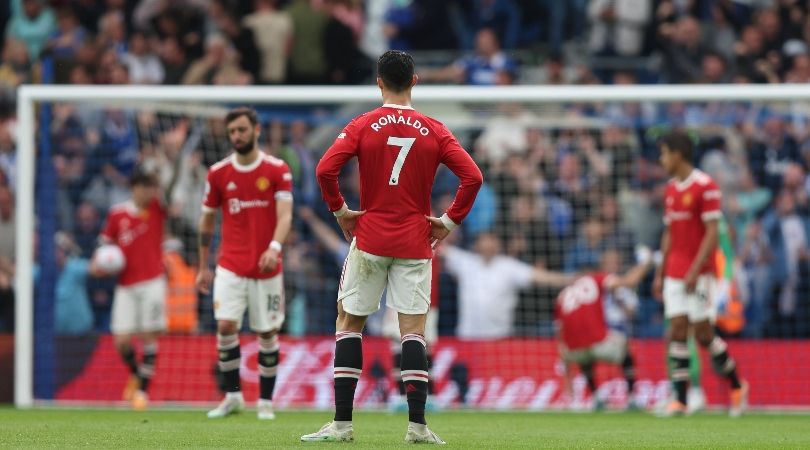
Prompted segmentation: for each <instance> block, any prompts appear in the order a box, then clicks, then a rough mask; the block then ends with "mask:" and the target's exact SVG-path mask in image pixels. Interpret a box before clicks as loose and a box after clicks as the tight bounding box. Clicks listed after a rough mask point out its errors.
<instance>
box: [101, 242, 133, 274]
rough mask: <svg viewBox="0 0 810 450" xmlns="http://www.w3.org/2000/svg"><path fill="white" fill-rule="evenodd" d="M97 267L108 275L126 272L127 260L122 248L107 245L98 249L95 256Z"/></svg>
mask: <svg viewBox="0 0 810 450" xmlns="http://www.w3.org/2000/svg"><path fill="white" fill-rule="evenodd" d="M93 262H94V263H95V265H96V267H98V268H99V269H100V270H101V271H103V272H104V273H106V274H108V275H116V274H118V273H120V272H121V271H122V270H124V266H125V265H126V259H125V258H124V252H123V251H121V247H119V246H117V245H115V244H105V245H102V246H101V247H99V248H97V249H96V252H95V253H94V254H93Z"/></svg>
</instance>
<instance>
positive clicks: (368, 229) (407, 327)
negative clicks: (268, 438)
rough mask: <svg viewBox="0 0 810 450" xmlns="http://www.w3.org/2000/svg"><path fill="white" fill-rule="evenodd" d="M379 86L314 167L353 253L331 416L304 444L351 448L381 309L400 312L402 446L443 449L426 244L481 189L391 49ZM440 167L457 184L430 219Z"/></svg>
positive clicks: (452, 223)
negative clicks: (432, 389)
mask: <svg viewBox="0 0 810 450" xmlns="http://www.w3.org/2000/svg"><path fill="white" fill-rule="evenodd" d="M377 73H378V75H377V76H378V78H377V86H379V88H380V90H381V91H382V97H383V101H384V104H383V106H382V107H380V108H377V109H375V110H373V111H371V112H369V113H366V114H363V115H361V116H359V117H356V118H355V119H354V120H352V121H351V122H350V123H349V124H348V125H347V126H346V128H344V129H343V132H342V133H340V134H339V135H338V137H337V139H336V140H335V143H334V144H333V145H332V146H331V147H330V148H329V150H327V151H326V153H325V154H324V156H323V158H322V159H321V161H320V162H319V163H318V168H317V171H316V172H317V176H318V183H319V184H320V187H321V191H322V193H323V197H324V200H325V201H326V203H327V204H328V206H329V210H330V211H332V212H333V213H334V215H335V217H336V218H337V221H338V224H339V225H340V228H341V229H342V230H343V234H344V235H345V237H346V239H347V240H351V249H350V250H349V255H348V256H347V257H346V261H345V264H344V268H343V276H342V278H341V281H340V287H339V289H338V298H337V310H338V318H337V333H336V338H335V339H336V343H335V417H334V421H332V422H329V423H327V424H326V425H324V426H323V427H322V428H321V429H320V431H318V432H316V433H312V434H308V435H304V436H301V440H302V441H351V440H353V431H352V403H353V401H354V392H355V387H356V386H357V380H358V379H359V378H360V375H361V373H362V369H363V352H362V341H361V339H362V331H363V326H364V325H365V322H366V318H367V317H368V316H369V315H370V314H372V313H373V312H375V311H377V310H378V309H379V307H380V297H381V296H382V293H383V290H385V289H386V287H387V288H388V289H387V294H386V304H387V305H388V307H390V308H392V309H394V310H396V311H397V312H398V318H399V330H400V336H401V343H402V361H401V364H400V367H401V369H402V370H401V373H402V380H403V381H404V382H405V390H406V395H407V399H408V410H409V411H408V420H409V423H408V431H407V433H406V435H405V441H406V442H411V443H417V442H422V443H431V444H443V443H444V441H442V440H441V438H439V437H438V436H437V435H436V434H435V433H433V432H432V431H430V430H429V429H428V428H427V424H426V422H425V401H426V399H427V385H428V362H427V357H426V350H425V338H424V334H425V318H426V313H427V311H428V308H429V306H430V290H431V289H430V281H431V257H432V255H433V251H432V248H431V247H432V246H435V245H436V244H437V243H438V242H439V241H441V240H442V239H444V238H445V237H447V235H448V234H449V233H450V231H451V230H452V229H453V228H455V227H456V226H458V224H459V223H461V221H462V220H463V219H464V217H465V216H466V215H467V213H468V212H469V211H470V208H472V204H473V201H474V200H475V196H476V194H477V193H478V189H479V188H480V186H481V184H482V183H483V178H482V176H481V171H480V170H479V169H478V167H477V166H476V165H475V162H473V160H472V158H471V157H470V156H469V155H468V154H467V152H466V151H464V149H463V148H462V147H461V146H460V145H459V143H458V141H456V139H455V137H454V136H453V135H452V134H451V133H450V131H449V130H448V129H447V128H446V127H445V126H444V125H443V124H441V123H440V122H438V121H436V120H434V119H432V118H430V117H427V116H424V115H422V114H420V113H418V112H416V111H415V110H414V109H413V108H412V107H411V90H412V88H413V86H414V85H415V84H416V82H417V76H416V75H415V74H414V63H413V58H411V56H410V55H408V54H407V53H404V52H401V51H393V50H392V51H388V52H386V53H385V54H383V55H382V56H381V57H380V59H379V60H378V61H377ZM354 156H357V158H358V160H359V163H360V174H361V180H362V181H361V186H360V198H361V200H360V207H361V210H362V211H352V210H350V209H349V208H348V206H347V205H346V203H345V202H344V199H343V196H342V195H341V194H340V189H339V186H338V181H337V179H338V174H339V173H340V169H341V167H343V165H344V164H346V162H347V161H348V160H349V159H351V158H352V157H354ZM439 163H444V164H445V165H446V166H447V167H449V168H450V170H451V171H453V173H455V174H456V175H457V176H458V177H459V179H460V182H461V183H460V185H459V188H458V191H457V192H456V197H455V200H454V202H453V204H452V205H451V206H450V208H449V209H448V210H447V212H446V213H445V214H444V215H442V217H441V218H437V217H430V216H429V214H430V193H431V189H432V187H433V180H434V177H435V175H436V170H437V168H438V166H439Z"/></svg>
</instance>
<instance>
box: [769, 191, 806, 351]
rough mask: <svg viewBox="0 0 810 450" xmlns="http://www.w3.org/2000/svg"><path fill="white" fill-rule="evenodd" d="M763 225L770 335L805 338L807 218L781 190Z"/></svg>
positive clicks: (791, 197) (787, 193)
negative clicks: (768, 258) (767, 259)
mask: <svg viewBox="0 0 810 450" xmlns="http://www.w3.org/2000/svg"><path fill="white" fill-rule="evenodd" d="M762 227H763V229H764V232H765V234H766V236H767V237H768V247H769V248H770V250H771V251H772V252H773V256H774V257H773V260H772V261H771V266H770V279H771V290H770V292H771V293H772V295H771V297H770V298H771V304H770V307H769V310H770V314H769V316H770V318H771V321H770V322H771V325H772V327H771V329H770V330H769V332H768V334H769V335H770V336H772V337H794V338H795V337H806V335H807V334H808V332H810V329H808V324H807V320H808V319H810V317H807V312H808V308H810V304H808V302H807V296H806V292H808V288H810V286H808V275H810V264H809V263H810V221H808V219H807V217H802V216H800V215H799V214H798V213H797V211H796V203H795V200H794V198H793V195H792V194H791V193H790V192H788V191H786V190H785V191H782V192H780V193H779V195H778V196H777V198H776V210H775V211H772V212H771V213H769V214H768V215H767V216H766V217H765V218H764V219H763V224H762Z"/></svg>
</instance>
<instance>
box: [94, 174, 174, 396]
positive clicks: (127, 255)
mask: <svg viewBox="0 0 810 450" xmlns="http://www.w3.org/2000/svg"><path fill="white" fill-rule="evenodd" d="M130 186H131V188H132V199H131V200H129V201H127V202H125V203H121V204H118V205H114V206H113V207H112V208H110V212H109V215H108V216H107V222H106V224H105V225H104V229H103V230H102V231H101V236H100V237H99V241H100V243H101V244H115V245H117V246H118V247H120V248H121V251H122V252H123V253H124V260H125V261H126V264H125V265H124V269H123V270H122V271H121V273H120V274H119V276H118V283H117V286H116V288H115V294H114V296H113V305H112V318H111V322H110V328H111V331H112V333H113V338H114V340H115V348H116V349H117V350H118V353H119V354H120V355H121V358H123V360H124V363H125V364H126V365H127V367H128V368H129V370H130V373H131V376H130V379H129V382H128V383H127V385H126V388H125V389H124V399H125V400H130V401H131V402H132V406H133V408H135V409H137V410H143V409H146V406H147V400H148V398H147V394H146V393H147V390H148V388H149V381H150V380H151V379H152V376H153V375H154V373H155V361H156V360H157V350H158V345H157V337H158V335H159V334H160V333H161V332H162V331H164V330H165V329H166V308H165V302H166V278H165V276H164V268H163V253H162V245H163V226H164V223H165V220H166V210H165V208H164V206H163V204H162V203H161V199H160V198H159V195H158V181H157V178H156V177H155V176H154V175H153V174H151V173H148V172H146V171H144V170H143V168H140V167H138V168H136V169H135V171H134V172H133V173H132V175H131V176H130ZM167 191H168V192H170V191H171V188H169V189H168V190H167ZM164 197H165V198H170V193H167V194H166V195H165V196H164ZM165 198H164V200H165ZM90 271H91V273H93V274H94V275H105V274H104V273H102V272H101V269H100V268H98V267H97V266H96V265H95V264H92V265H91V269H90ZM138 334H139V335H140V338H141V341H142V342H141V343H142V346H143V347H142V350H143V356H142V358H141V361H140V363H138V360H137V356H136V355H135V350H134V348H133V345H132V344H133V340H134V337H135V336H136V335H138Z"/></svg>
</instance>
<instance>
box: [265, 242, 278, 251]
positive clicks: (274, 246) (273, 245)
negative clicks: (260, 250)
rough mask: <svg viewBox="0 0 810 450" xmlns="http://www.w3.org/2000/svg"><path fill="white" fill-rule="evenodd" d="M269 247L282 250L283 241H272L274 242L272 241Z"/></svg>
mask: <svg viewBox="0 0 810 450" xmlns="http://www.w3.org/2000/svg"><path fill="white" fill-rule="evenodd" d="M267 248H270V249H273V250H275V251H277V252H280V251H281V242H279V241H272V242H270V245H269V246H268V247H267Z"/></svg>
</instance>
